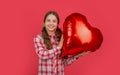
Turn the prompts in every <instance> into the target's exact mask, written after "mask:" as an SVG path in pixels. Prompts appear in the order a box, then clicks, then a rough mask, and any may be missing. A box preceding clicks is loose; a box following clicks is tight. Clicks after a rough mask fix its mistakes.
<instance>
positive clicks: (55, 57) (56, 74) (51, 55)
mask: <svg viewBox="0 0 120 75" xmlns="http://www.w3.org/2000/svg"><path fill="white" fill-rule="evenodd" d="M50 40H51V43H52V45H53V49H51V50H47V48H46V46H45V44H44V42H43V38H42V36H41V35H37V36H35V37H34V45H35V51H36V54H37V55H38V57H39V66H38V75H64V66H66V65H70V64H72V63H73V62H74V61H75V60H76V59H77V58H76V57H73V56H72V57H69V58H67V59H64V58H59V55H60V54H61V50H60V49H59V47H57V45H58V43H57V42H56V41H55V35H53V36H50Z"/></svg>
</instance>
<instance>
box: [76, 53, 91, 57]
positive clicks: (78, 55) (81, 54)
mask: <svg viewBox="0 0 120 75" xmlns="http://www.w3.org/2000/svg"><path fill="white" fill-rule="evenodd" d="M90 53H91V51H84V52H82V53H80V54H77V55H75V57H76V58H79V57H80V56H85V55H88V54H90Z"/></svg>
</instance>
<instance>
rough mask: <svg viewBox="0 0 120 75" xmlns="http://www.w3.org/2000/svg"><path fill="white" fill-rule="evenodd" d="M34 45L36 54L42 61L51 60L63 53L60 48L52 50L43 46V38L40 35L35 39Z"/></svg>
mask: <svg viewBox="0 0 120 75" xmlns="http://www.w3.org/2000/svg"><path fill="white" fill-rule="evenodd" d="M34 45H35V50H36V54H37V55H38V57H39V58H40V59H50V58H53V57H55V56H57V55H59V54H60V53H61V51H60V48H59V47H54V48H53V49H50V50H48V49H46V48H45V47H44V46H43V43H42V37H41V36H38V35H37V36H36V37H35V38H34Z"/></svg>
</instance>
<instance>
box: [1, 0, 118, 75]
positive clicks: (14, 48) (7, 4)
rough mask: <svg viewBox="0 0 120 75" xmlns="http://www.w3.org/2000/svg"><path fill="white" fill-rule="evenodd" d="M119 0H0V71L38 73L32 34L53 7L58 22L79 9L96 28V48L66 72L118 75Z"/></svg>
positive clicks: (19, 74)
mask: <svg viewBox="0 0 120 75" xmlns="http://www.w3.org/2000/svg"><path fill="white" fill-rule="evenodd" d="M119 3H120V2H119V0H2V1H0V75H37V67H38V66H37V65H38V58H37V55H36V54H35V49H34V43H33V37H34V36H35V35H37V34H39V33H41V29H42V25H43V18H44V15H45V13H46V12H47V11H49V10H55V11H57V12H58V13H59V16H60V25H59V27H60V28H62V24H63V22H64V19H65V17H66V16H68V15H69V14H71V13H73V12H78V13H82V14H83V15H85V16H86V17H87V19H88V22H89V23H90V24H91V25H92V26H95V27H97V28H99V29H100V30H101V31H102V33H103V36H104V41H103V43H102V46H101V48H100V49H99V50H97V51H96V52H94V53H91V54H89V55H87V56H84V57H81V58H79V60H77V61H76V62H75V63H73V64H72V65H70V66H68V67H66V68H65V75H120V71H119V70H120V58H119V57H120V46H119V44H120V43H119V42H120V36H119V32H120V29H119V28H120V22H119V18H120V11H119V7H120V4H119Z"/></svg>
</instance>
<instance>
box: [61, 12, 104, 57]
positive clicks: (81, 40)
mask: <svg viewBox="0 0 120 75" xmlns="http://www.w3.org/2000/svg"><path fill="white" fill-rule="evenodd" d="M63 38H64V43H63V49H62V55H61V56H62V57H64V56H67V55H75V54H78V53H81V52H83V51H92V52H93V51H96V49H98V48H100V46H101V43H102V41H103V36H102V33H101V32H100V30H99V29H97V28H94V27H92V26H91V25H90V24H89V23H88V22H87V19H86V17H85V16H84V15H82V14H80V13H72V14H71V15H69V16H68V17H67V18H66V19H65V21H64V24H63Z"/></svg>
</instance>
